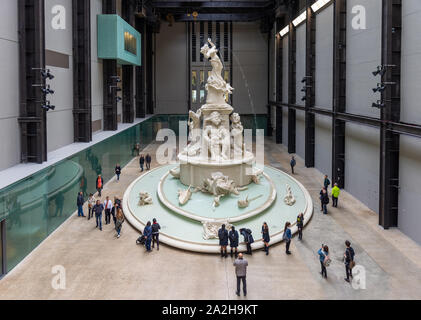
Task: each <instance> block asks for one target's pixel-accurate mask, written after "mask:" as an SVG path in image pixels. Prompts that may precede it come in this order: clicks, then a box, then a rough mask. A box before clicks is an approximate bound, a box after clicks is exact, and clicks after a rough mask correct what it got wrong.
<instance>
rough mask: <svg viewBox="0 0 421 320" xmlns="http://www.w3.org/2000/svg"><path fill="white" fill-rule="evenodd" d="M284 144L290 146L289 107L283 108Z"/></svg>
mask: <svg viewBox="0 0 421 320" xmlns="http://www.w3.org/2000/svg"><path fill="white" fill-rule="evenodd" d="M282 144H283V145H284V146H288V109H287V108H282Z"/></svg>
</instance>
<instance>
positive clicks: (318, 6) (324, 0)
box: [311, 0, 331, 12]
mask: <svg viewBox="0 0 421 320" xmlns="http://www.w3.org/2000/svg"><path fill="white" fill-rule="evenodd" d="M330 1H331V0H319V1H317V2H316V3H314V4H313V5H312V6H311V9H312V10H313V12H317V11H319V10H320V9H321V8H323V7H324V6H325V5H327V4H328V3H329V2H330Z"/></svg>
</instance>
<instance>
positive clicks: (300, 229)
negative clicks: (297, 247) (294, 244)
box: [297, 212, 304, 240]
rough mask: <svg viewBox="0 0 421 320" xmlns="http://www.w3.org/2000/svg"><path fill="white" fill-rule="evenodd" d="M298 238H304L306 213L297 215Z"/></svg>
mask: <svg viewBox="0 0 421 320" xmlns="http://www.w3.org/2000/svg"><path fill="white" fill-rule="evenodd" d="M297 228H298V240H303V229H304V213H302V212H301V213H300V214H299V215H298V216H297Z"/></svg>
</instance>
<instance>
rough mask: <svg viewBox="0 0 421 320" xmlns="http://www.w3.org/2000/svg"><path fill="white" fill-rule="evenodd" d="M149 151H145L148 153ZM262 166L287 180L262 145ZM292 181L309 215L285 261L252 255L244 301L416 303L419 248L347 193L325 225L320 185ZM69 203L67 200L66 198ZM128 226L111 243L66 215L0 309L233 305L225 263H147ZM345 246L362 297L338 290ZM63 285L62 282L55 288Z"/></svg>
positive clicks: (109, 232)
mask: <svg viewBox="0 0 421 320" xmlns="http://www.w3.org/2000/svg"><path fill="white" fill-rule="evenodd" d="M155 147H156V146H150V147H148V149H149V150H148V151H153V150H154V149H155ZM265 149H266V163H267V164H268V165H271V166H273V167H276V168H278V169H281V170H285V171H287V172H288V170H289V159H290V156H289V155H288V154H287V152H286V150H285V149H284V148H283V147H282V146H279V145H275V144H274V143H273V142H271V141H270V140H267V141H266V146H265ZM297 162H298V163H297V167H296V174H295V175H294V177H295V178H296V179H297V180H298V181H300V182H301V183H302V184H304V186H305V187H306V188H307V189H308V190H309V192H310V194H311V196H312V198H313V201H314V204H315V212H314V215H313V218H312V221H311V222H310V224H309V225H308V226H307V228H306V229H305V230H304V240H303V241H302V242H299V241H298V240H297V238H296V237H295V238H294V239H293V242H292V245H291V251H292V255H291V256H287V255H285V253H284V251H285V247H284V244H279V245H275V246H273V247H271V249H270V255H269V256H266V255H265V253H264V252H261V251H259V252H255V253H254V254H253V256H252V257H247V259H248V260H249V269H248V291H249V294H248V296H247V299H421V247H420V246H419V245H417V244H416V243H415V242H414V241H412V240H411V239H409V238H408V237H406V236H405V235H404V234H403V233H402V232H400V231H399V230H398V229H391V230H383V229H382V228H381V227H379V226H378V215H377V214H376V213H374V212H373V211H371V210H369V209H368V208H367V207H366V206H364V205H363V204H362V203H360V202H359V201H358V200H356V199H355V198H354V197H352V196H351V195H350V194H348V193H346V192H342V194H341V196H340V200H339V207H338V208H337V209H336V208H331V206H330V205H329V214H328V215H327V216H324V215H323V214H322V213H321V212H320V211H319V208H318V203H319V200H318V193H319V190H320V186H321V184H322V181H323V175H322V173H320V172H319V171H317V170H316V169H308V168H305V167H304V164H303V162H302V161H301V160H300V159H298V161H297ZM139 171H140V170H139V168H138V161H137V159H135V160H134V161H132V162H131V163H130V164H129V165H128V166H127V167H126V168H125V169H124V170H123V174H122V177H121V180H120V182H116V181H115V180H113V181H111V182H109V183H108V184H107V186H106V188H105V190H104V192H103V196H104V197H105V196H106V195H110V196H114V195H116V196H120V197H122V195H123V193H124V191H125V189H126V188H127V186H128V185H129V184H130V183H131V182H132V181H133V180H134V179H135V178H136V177H138V175H139V174H140V172H139ZM75 200H76V198H75ZM137 236H138V233H137V231H135V230H134V229H133V228H132V227H131V226H130V225H128V224H127V223H125V224H124V226H123V233H122V237H121V238H120V239H116V238H115V231H114V229H113V227H112V225H108V226H105V227H104V231H102V232H100V231H99V230H97V229H95V222H94V221H93V220H91V221H87V220H86V218H85V219H84V218H78V217H77V214H75V215H73V216H72V217H71V218H70V219H69V220H68V221H67V222H65V223H64V224H63V225H62V226H61V227H60V228H59V229H58V230H57V231H56V232H55V233H53V234H52V235H51V236H50V237H49V238H47V239H46V240H45V241H44V242H43V243H42V244H41V245H40V246H39V247H38V248H37V249H36V250H34V251H33V252H32V253H31V254H30V255H29V256H28V257H27V258H26V259H25V260H24V261H23V262H22V263H21V264H20V265H18V266H17V267H16V268H15V269H14V270H12V272H11V273H9V274H8V275H7V276H6V277H5V278H3V279H2V280H0V299H206V300H207V299H233V300H237V299H240V300H243V299H245V298H244V297H241V298H238V297H237V296H236V295H235V274H234V270H233V266H232V260H231V258H227V259H221V258H220V257H219V256H216V255H208V254H196V253H191V252H184V251H180V250H177V249H173V248H171V247H168V246H165V245H162V246H161V249H160V251H156V250H154V251H153V252H152V253H146V252H145V250H144V248H143V247H139V246H137V245H136V244H135V240H136V238H137ZM346 239H348V240H350V241H351V242H352V244H353V247H354V249H355V251H356V261H357V263H358V265H360V266H361V267H362V268H364V269H365V275H366V289H364V290H361V289H360V290H356V289H354V288H353V287H352V286H351V285H350V284H348V283H346V282H345V281H344V279H343V278H344V275H345V270H344V265H343V263H342V260H341V259H342V255H343V250H344V245H343V243H344V241H345V240H346ZM322 243H324V244H327V245H328V246H329V247H330V251H331V258H332V260H333V261H332V265H331V266H330V267H329V268H328V278H327V279H323V278H322V277H321V276H320V274H319V271H320V270H319V269H320V263H319V261H318V256H317V250H318V249H319V247H320V245H321V244H322ZM55 266H63V267H64V270H65V280H66V281H65V287H66V288H65V289H64V290H62V289H54V287H55V286H53V285H52V284H53V283H56V277H57V276H56V274H53V273H52V270H53V268H54V267H55ZM62 283H63V282H62Z"/></svg>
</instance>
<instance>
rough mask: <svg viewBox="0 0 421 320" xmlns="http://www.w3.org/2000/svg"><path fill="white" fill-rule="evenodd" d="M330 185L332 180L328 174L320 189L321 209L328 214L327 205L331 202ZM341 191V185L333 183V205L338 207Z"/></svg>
mask: <svg viewBox="0 0 421 320" xmlns="http://www.w3.org/2000/svg"><path fill="white" fill-rule="evenodd" d="M329 186H330V180H329V177H328V175H325V178H324V181H323V188H322V190H320V197H319V199H320V211H323V214H327V205H328V204H329V202H330V201H329V193H328V190H329ZM340 193H341V189H339V186H338V184H337V183H335V184H334V185H333V188H332V193H331V194H332V207H334V208H337V207H338V199H339V194H340Z"/></svg>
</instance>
